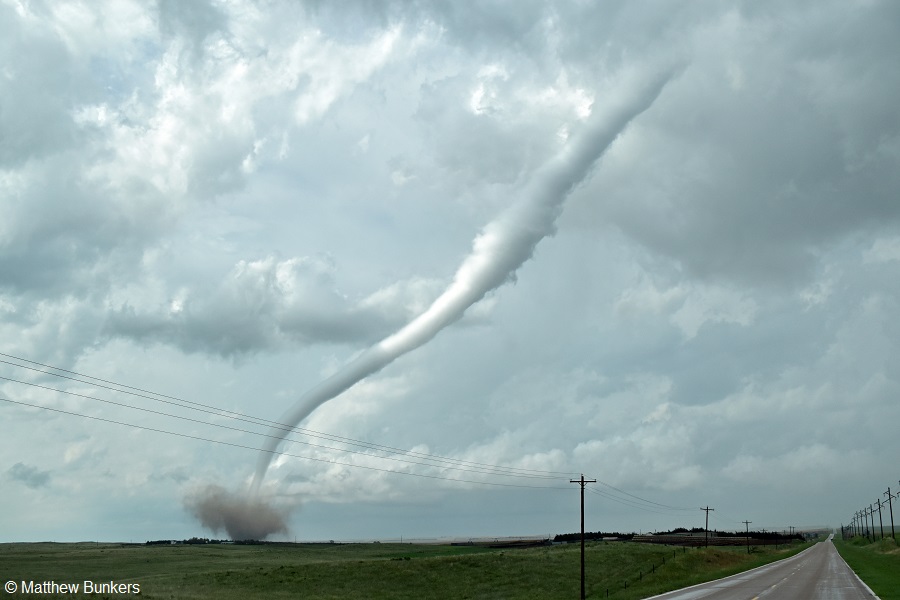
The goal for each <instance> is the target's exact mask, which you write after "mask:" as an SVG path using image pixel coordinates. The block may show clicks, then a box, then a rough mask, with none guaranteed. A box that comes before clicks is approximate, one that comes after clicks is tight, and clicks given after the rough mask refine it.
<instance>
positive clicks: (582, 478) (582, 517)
mask: <svg viewBox="0 0 900 600" xmlns="http://www.w3.org/2000/svg"><path fill="white" fill-rule="evenodd" d="M569 483H580V484H581V600H584V484H586V483H597V480H596V479H585V478H584V473H582V474H581V479H570V480H569Z"/></svg>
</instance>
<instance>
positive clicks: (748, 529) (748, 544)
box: [744, 521, 753, 554]
mask: <svg viewBox="0 0 900 600" xmlns="http://www.w3.org/2000/svg"><path fill="white" fill-rule="evenodd" d="M752 522H753V521H744V525H746V526H747V554H750V523H752Z"/></svg>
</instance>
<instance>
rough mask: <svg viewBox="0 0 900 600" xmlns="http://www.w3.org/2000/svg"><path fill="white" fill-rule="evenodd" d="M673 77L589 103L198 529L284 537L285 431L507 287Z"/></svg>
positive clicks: (644, 79) (203, 503) (638, 79)
mask: <svg viewBox="0 0 900 600" xmlns="http://www.w3.org/2000/svg"><path fill="white" fill-rule="evenodd" d="M671 77H672V73H671V72H665V73H658V72H657V73H654V74H653V75H651V76H649V77H648V76H646V74H645V75H644V76H636V75H633V74H632V76H631V77H630V78H626V81H624V82H621V83H620V85H619V86H617V87H616V88H615V90H613V92H612V93H611V94H610V96H611V97H610V98H609V99H604V101H603V102H595V105H594V107H593V111H592V114H591V116H590V117H589V119H588V121H587V123H585V124H584V125H583V127H582V129H581V130H580V131H579V132H577V133H575V134H574V135H572V136H571V137H570V138H569V139H568V140H567V141H566V142H565V145H564V147H563V148H562V150H561V151H560V152H559V153H558V154H557V156H555V157H554V158H553V159H551V160H550V161H549V162H548V163H547V164H545V165H544V166H543V167H542V168H541V169H539V170H538V171H537V172H536V173H535V174H534V176H533V177H532V178H531V181H530V182H529V184H528V185H526V186H525V187H524V189H523V190H522V191H521V194H520V198H519V199H518V200H517V201H516V202H514V203H513V204H512V205H511V206H510V207H509V208H508V209H507V210H505V211H504V212H502V213H501V214H500V215H499V216H498V217H497V218H496V219H495V220H494V221H492V222H490V223H488V225H486V226H485V227H484V229H483V230H482V231H481V233H480V234H479V235H478V236H477V237H476V238H475V239H474V241H473V243H472V251H471V252H470V253H469V255H468V256H467V257H466V258H465V259H464V260H463V262H462V264H461V265H460V267H459V269H458V270H457V271H456V274H455V275H454V278H453V281H452V283H451V284H450V285H449V287H448V288H447V289H446V290H445V291H444V292H443V293H442V294H441V295H440V296H439V297H438V298H437V299H436V300H435V301H434V302H433V303H432V304H431V306H429V307H428V309H426V310H425V312H423V313H422V314H421V315H419V316H418V317H416V318H415V319H413V320H412V321H411V322H410V323H408V324H407V325H406V326H404V327H403V328H401V329H400V330H399V331H397V332H395V333H394V334H392V335H390V336H388V337H387V338H385V339H383V340H382V341H380V342H378V343H377V344H375V345H374V346H372V347H370V348H369V349H367V350H366V351H364V352H363V353H362V354H360V355H359V356H358V357H357V358H356V359H354V360H352V361H351V362H349V363H348V364H347V365H345V366H344V367H343V368H341V369H340V370H339V371H338V372H336V373H335V374H333V375H331V376H330V377H328V378H326V379H324V380H323V381H322V382H320V383H319V384H318V385H316V386H315V387H313V388H311V389H309V390H308V391H307V392H305V393H304V394H303V395H302V396H300V398H299V399H298V400H297V402H296V403H295V404H294V405H293V406H292V407H291V408H290V409H288V410H287V411H286V412H285V413H284V414H283V415H282V416H281V418H280V419H279V420H278V423H279V424H280V425H279V426H276V427H273V428H271V429H270V431H269V433H268V437H267V439H266V442H265V445H264V446H263V447H262V448H261V449H260V452H259V458H258V460H257V464H256V469H255V472H254V474H253V479H252V481H251V483H250V489H249V491H248V492H227V491H225V490H224V489H223V488H209V489H207V490H206V492H205V494H201V495H200V496H199V500H198V499H197V498H195V499H194V501H193V503H191V504H190V507H191V509H192V511H193V512H194V514H195V515H196V516H197V517H198V518H199V519H200V521H201V523H203V525H204V526H206V527H208V528H211V529H213V530H221V529H224V530H226V531H227V532H228V534H229V535H230V536H231V537H232V539H263V538H264V537H266V536H267V535H270V534H274V533H279V532H285V531H286V530H287V528H286V526H285V519H286V513H285V512H279V511H278V510H276V509H274V508H273V507H272V506H271V505H270V504H269V503H268V501H267V500H266V499H265V496H264V495H263V494H261V493H260V488H261V485H262V482H263V480H264V479H265V476H266V473H267V471H268V469H269V465H270V464H271V462H272V458H273V457H274V456H275V454H277V452H278V448H279V446H280V445H281V443H282V442H283V441H284V438H285V437H286V436H287V434H288V433H289V432H290V428H293V427H296V426H297V425H299V424H300V422H301V421H303V420H304V419H306V418H307V417H308V416H309V415H310V414H311V413H312V412H313V411H314V410H315V409H316V408H318V407H319V406H321V405H322V404H324V403H325V402H328V401H329V400H331V399H333V398H335V397H337V396H339V395H340V394H341V393H343V392H344V391H346V390H348V389H349V388H351V387H352V386H353V385H355V384H356V383H357V382H359V381H361V380H362V379H365V378H366V377H368V376H369V375H372V374H374V373H376V372H378V371H380V370H381V369H383V368H384V367H385V366H387V365H388V364H390V363H391V362H393V361H394V360H396V359H397V358H398V357H400V356H402V355H404V354H406V353H407V352H410V351H412V350H415V349H416V348H418V347H419V346H422V345H423V344H425V343H427V342H428V341H430V340H431V339H432V338H434V337H435V336H436V335H437V334H438V333H439V332H440V331H441V330H442V329H444V328H445V327H447V326H448V325H450V324H452V323H454V322H455V321H457V320H459V319H460V318H461V317H462V316H463V314H464V313H465V311H466V310H467V309H468V308H469V307H470V306H472V305H473V304H475V303H476V302H478V301H479V300H481V299H482V298H484V297H485V295H487V294H488V293H489V292H491V291H493V290H495V289H496V288H498V287H500V286H501V285H503V284H504V283H506V282H507V281H510V280H511V279H512V278H513V276H514V275H515V272H516V270H517V269H518V268H519V267H520V266H522V264H524V263H525V262H526V261H528V260H529V259H530V258H531V257H532V255H533V253H534V249H535V247H536V246H537V244H538V242H540V241H541V240H542V239H543V238H545V237H547V236H550V235H552V234H553V233H554V232H555V226H556V219H557V218H558V216H559V214H560V213H561V211H562V207H563V203H564V202H565V200H566V198H567V197H568V196H569V194H570V193H571V192H572V190H573V189H574V188H575V187H576V186H577V185H578V184H580V183H581V182H582V181H583V180H584V179H585V178H586V177H587V176H588V174H589V173H590V171H591V169H592V168H593V166H594V165H595V164H596V162H597V161H598V159H599V158H600V157H601V156H602V155H603V153H604V152H605V151H606V149H607V148H608V147H609V146H610V145H611V144H612V143H613V141H614V140H615V139H616V137H618V135H619V134H620V133H621V132H622V131H623V130H624V129H625V127H627V125H628V124H629V123H630V122H631V121H632V120H633V119H634V118H636V117H637V116H638V115H640V114H641V113H643V112H644V111H645V110H647V109H648V108H649V107H650V106H651V105H652V104H653V103H654V101H655V100H656V98H657V97H658V96H659V95H660V93H661V92H662V89H663V88H664V87H665V85H666V83H668V81H669V80H670V79H671Z"/></svg>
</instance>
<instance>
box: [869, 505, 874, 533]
mask: <svg viewBox="0 0 900 600" xmlns="http://www.w3.org/2000/svg"><path fill="white" fill-rule="evenodd" d="M869 514H870V515H872V541H873V542H874V541H875V505H874V504H870V505H869Z"/></svg>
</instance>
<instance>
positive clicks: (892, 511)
mask: <svg viewBox="0 0 900 600" xmlns="http://www.w3.org/2000/svg"><path fill="white" fill-rule="evenodd" d="M885 495H887V497H888V509H889V510H890V511H891V537H892V538H894V539H895V540H896V539H897V534H896V532H895V530H894V506H893V503H892V502H891V498H893V496H892V495H891V488H888V489H887V491H886V492H885Z"/></svg>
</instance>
